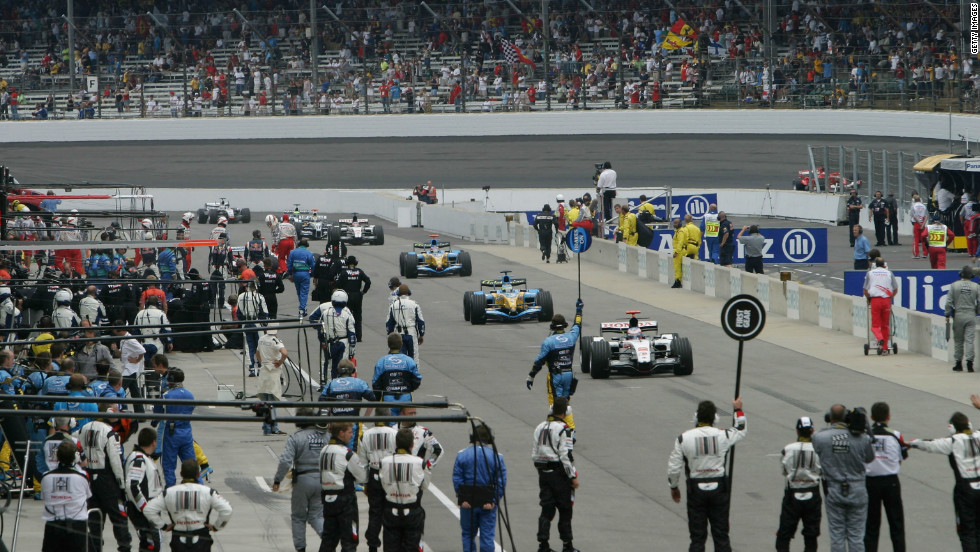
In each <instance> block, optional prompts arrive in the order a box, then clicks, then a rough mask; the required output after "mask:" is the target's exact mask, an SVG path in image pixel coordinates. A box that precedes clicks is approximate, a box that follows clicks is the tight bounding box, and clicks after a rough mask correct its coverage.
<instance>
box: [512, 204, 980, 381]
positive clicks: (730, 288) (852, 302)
mask: <svg viewBox="0 0 980 552" xmlns="http://www.w3.org/2000/svg"><path fill="white" fill-rule="evenodd" d="M511 228H512V229H513V235H514V239H513V240H512V241H511V243H510V245H512V246H516V247H537V233H536V232H535V231H534V229H533V228H531V227H530V226H528V225H526V224H516V223H515V224H513V225H512V226H511ZM582 260H583V261H584V262H589V263H594V264H598V265H601V266H604V267H607V268H609V269H612V270H619V271H620V272H624V273H629V274H635V275H636V276H638V277H639V278H641V279H647V280H652V281H655V282H659V283H661V284H664V285H671V284H673V282H674V260H673V257H672V253H671V252H659V251H653V250H650V249H643V248H640V247H636V246H631V245H626V244H625V243H613V242H611V241H606V240H596V241H595V242H593V244H592V247H591V248H590V249H589V250H588V251H587V252H586V253H584V254H583V255H582ZM778 276H779V275H778V274H750V273H748V272H744V271H742V270H739V269H735V268H725V267H722V266H717V265H714V264H711V263H706V262H703V261H696V260H692V259H688V258H685V259H684V279H683V280H682V284H683V286H684V289H686V290H689V291H692V292H694V293H699V294H702V295H706V296H709V297H717V298H719V299H728V298H730V297H732V296H735V295H739V294H742V293H745V294H749V295H752V296H754V297H756V298H758V299H759V300H760V301H762V304H763V305H765V307H766V311H767V312H769V313H771V314H777V315H780V316H785V317H787V318H789V319H791V320H799V321H801V322H804V323H807V324H812V325H814V326H819V327H821V328H827V329H831V330H835V331H839V332H843V333H846V334H851V335H853V336H855V337H858V338H860V339H866V338H867V333H868V326H867V324H868V304H867V301H866V300H865V299H864V297H853V296H850V295H844V294H843V293H838V292H834V291H830V290H827V289H822V288H817V287H813V286H807V285H803V284H800V283H799V282H792V281H788V282H783V281H780V279H779V277H778ZM892 317H893V324H894V327H895V342H896V343H897V344H898V348H899V352H900V353H901V352H903V351H907V352H914V353H919V354H922V355H926V356H930V357H932V358H935V359H937V360H941V361H944V362H948V361H950V358H951V351H950V349H951V347H950V343H949V342H947V340H946V335H945V333H946V323H945V320H944V318H943V317H941V316H937V315H933V314H925V313H921V312H916V311H910V310H908V309H906V308H903V307H899V306H893V307H892ZM978 342H980V339H978Z"/></svg>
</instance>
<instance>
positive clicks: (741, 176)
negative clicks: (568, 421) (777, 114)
mask: <svg viewBox="0 0 980 552" xmlns="http://www.w3.org/2000/svg"><path fill="white" fill-rule="evenodd" d="M202 138H204V137H202ZM808 144H813V145H832V146H836V145H845V146H853V147H859V148H863V149H876V150H881V149H885V150H888V151H906V152H909V153H914V152H920V153H922V154H923V155H928V154H931V153H939V152H944V151H947V148H948V146H947V144H946V142H945V141H938V140H911V139H887V138H866V137H855V136H818V137H814V138H808V137H806V136H800V137H791V136H779V137H770V136H764V135H714V136H710V135H682V134H661V135H649V136H636V135H628V136H626V135H620V136H616V135H611V136H564V137H553V136H540V137H539V136H514V137H463V138H378V139H344V140H330V139H327V140H262V139H260V138H258V137H257V138H256V139H251V140H241V141H237V140H236V141H230V140H225V141H208V140H204V139H202V140H199V141H176V142H174V141H166V142H152V141H151V142H129V143H127V142H95V143H45V144H7V145H5V146H4V152H3V155H2V157H0V162H2V163H3V164H4V165H7V166H9V167H11V168H12V170H13V174H14V175H15V176H17V178H18V179H19V180H20V181H21V182H25V183H33V184H38V185H45V184H48V183H61V182H81V181H87V182H98V183H106V184H135V183H138V184H143V185H145V186H147V187H151V188H159V187H180V188H185V187H188V186H192V187H198V186H200V187H209V188H216V187H229V188H235V187H238V188H267V187H271V188H274V187H283V188H307V187H308V188H333V189H377V188H397V187H412V186H414V185H416V184H420V183H424V182H425V181H426V180H432V181H433V182H434V183H435V184H436V185H437V186H440V187H455V188H459V187H464V188H479V187H482V186H494V187H503V188H525V187H527V188H541V187H544V188H551V187H568V186H578V185H584V186H587V185H589V184H590V182H591V178H592V173H593V164H594V163H599V162H602V161H605V160H609V161H612V163H613V165H614V167H615V168H616V170H617V172H618V173H619V185H620V186H651V185H653V186H663V185H669V186H674V187H681V188H685V187H686V188H706V187H716V188H730V187H740V188H759V187H762V186H764V185H766V184H771V185H772V186H773V187H774V188H782V187H784V186H785V187H789V185H790V182H791V181H792V180H793V178H795V177H796V172H797V171H798V170H800V169H801V168H804V167H806V166H807V165H808V163H809V160H808V159H809V158H808V156H807V149H806V147H807V145H808ZM957 147H959V146H957ZM818 163H820V162H819V161H818Z"/></svg>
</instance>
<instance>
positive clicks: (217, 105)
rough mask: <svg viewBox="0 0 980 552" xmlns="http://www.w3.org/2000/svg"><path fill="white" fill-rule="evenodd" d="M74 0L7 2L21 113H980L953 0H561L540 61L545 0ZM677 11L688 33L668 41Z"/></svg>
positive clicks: (7, 81) (1, 31) (552, 7)
mask: <svg viewBox="0 0 980 552" xmlns="http://www.w3.org/2000/svg"><path fill="white" fill-rule="evenodd" d="M67 1H68V0H57V1H55V0H36V1H33V2H22V1H21V2H19V1H17V0H0V14H2V15H0V88H3V87H4V85H6V89H7V92H8V94H7V95H6V96H5V97H9V95H10V94H9V92H10V91H13V90H16V91H17V99H18V102H19V104H20V105H19V112H20V113H19V115H20V117H21V118H31V112H32V111H34V109H35V108H36V106H38V105H40V104H47V106H48V108H47V109H46V111H47V113H48V116H50V117H78V116H79V106H80V105H85V106H91V107H92V109H91V111H90V114H91V115H92V116H95V117H141V116H147V117H171V116H173V115H176V116H239V115H246V114H248V115H255V114H262V115H265V114H269V115H272V114H277V115H278V114H283V113H290V114H312V113H326V112H327V111H328V110H329V113H331V114H335V113H354V112H357V113H365V112H367V113H383V112H388V111H390V112H414V113H418V112H440V111H450V112H451V111H462V110H464V109H465V111H468V112H479V111H522V110H530V109H535V110H540V109H543V108H544V106H545V105H546V104H547V100H548V99H550V102H551V108H552V109H615V108H631V109H639V108H651V107H657V108H696V107H704V106H713V107H719V106H720V107H734V106H738V107H776V108H779V107H804V108H872V107H873V108H900V109H924V110H946V109H948V108H952V109H955V110H958V111H969V112H976V111H977V109H978V107H980V102H978V99H977V93H976V87H975V86H974V83H975V79H976V76H977V75H976V73H975V72H974V71H973V61H974V60H973V59H972V58H970V57H963V56H960V55H958V52H962V51H964V50H965V48H964V43H963V42H962V37H961V36H960V35H959V34H958V32H957V30H956V29H957V25H958V21H959V15H960V14H959V5H958V4H956V3H951V2H932V1H925V0H916V1H908V2H876V3H873V4H872V3H867V2H861V1H857V0H855V1H853V2H845V1H838V0H822V1H820V2H817V1H811V2H805V3H804V2H801V1H800V0H792V1H787V0H773V1H772V2H771V11H770V16H769V17H768V18H767V17H765V13H763V12H764V11H765V9H766V6H769V5H770V4H769V3H767V4H766V5H765V6H763V4H759V3H743V2H741V1H739V0H725V1H723V2H703V1H693V0H687V1H684V2H670V1H668V0H655V1H650V2H645V3H642V4H639V7H637V4H636V3H634V4H630V5H629V7H627V4H626V3H623V2H615V1H602V2H593V3H591V4H589V3H586V2H581V1H579V2H573V1H571V0H562V1H557V0H555V1H551V2H550V3H549V5H548V11H549V21H550V24H549V25H548V28H549V32H548V34H549V40H548V46H549V50H550V51H549V55H548V60H547V63H545V59H544V56H543V48H544V42H543V37H542V34H543V32H542V29H543V27H544V25H543V23H542V20H541V12H540V9H541V3H540V2H532V1H528V0H522V1H519V2H515V3H514V4H513V7H512V4H511V3H510V2H508V1H507V0H501V1H494V2H470V1H462V2H436V1H433V2H429V4H427V5H428V6H429V7H430V8H431V9H432V10H433V11H432V12H430V11H428V10H427V9H425V8H424V7H423V6H422V4H421V3H420V4H415V3H409V2H389V1H385V2H359V3H353V4H352V3H348V2H344V1H340V2H333V3H331V5H330V6H326V8H325V9H323V8H322V9H318V10H317V13H316V14H311V13H310V12H309V4H308V3H307V2H305V1H299V0H267V1H265V2H259V1H258V0H251V1H246V2H245V3H244V4H245V5H244V6H242V4H241V3H236V2H230V1H208V2H206V1H203V0H182V1H176V2H164V1H156V2H137V1H135V0H133V1H129V0H122V1H112V2H110V1H107V0H74V4H73V8H74V14H73V15H74V17H73V19H72V21H73V24H72V25H69V23H68V20H67V18H64V17H62V15H63V12H64V7H65V5H66V3H67ZM137 6H138V7H137ZM146 6H151V7H152V12H153V15H152V16H151V15H148V14H147V13H146V12H144V11H141V10H143V9H145V7H146ZM331 6H332V7H331ZM236 7H246V8H247V9H246V10H243V11H242V12H240V14H241V15H240V16H239V15H236V13H235V12H234V11H233V10H234V9H235V8H236ZM260 8H261V9H260ZM515 8H517V9H518V10H520V13H519V12H518V11H517V10H515ZM328 9H329V12H328ZM334 15H336V19H334ZM314 17H315V18H316V30H315V32H314V30H313V26H312V21H313V18H314ZM678 21H681V22H682V23H683V22H686V23H687V24H688V25H689V26H690V28H691V30H692V31H693V32H694V33H695V34H696V37H690V40H689V41H688V42H690V44H687V45H685V46H683V47H681V48H678V49H674V50H665V49H663V48H661V47H660V45H661V44H662V43H663V41H664V38H666V37H668V36H670V30H671V28H672V27H674V26H675V25H676V24H677V23H678ZM767 21H769V22H771V25H770V26H771V28H772V29H773V32H772V33H771V36H769V37H767V36H766V33H765V32H764V29H765V28H766V22H767ZM69 31H71V33H69ZM69 34H73V35H74V36H73V38H74V56H75V58H76V60H77V63H76V67H77V68H78V69H77V74H76V78H75V85H74V87H71V84H70V83H71V78H70V76H69V74H68V73H69V70H68V64H67V60H68V53H69V46H68V41H69ZM314 38H315V39H316V40H315V41H314ZM767 38H768V39H770V40H768V41H767ZM314 42H316V44H317V50H318V52H319V53H318V55H317V56H316V59H317V67H316V69H317V77H318V78H316V79H315V78H314V75H313V67H312V64H311V62H310V60H311V58H312V56H311V55H310V51H311V49H312V48H313V44H314ZM767 42H771V47H770V48H767ZM509 44H514V45H515V46H517V48H518V49H519V50H520V51H521V53H522V54H523V55H525V56H526V60H527V61H530V62H533V64H534V66H532V65H531V64H529V63H524V62H522V61H520V59H518V58H516V56H515V55H514V53H513V52H512V51H511V47H510V46H509ZM508 54H510V55H508ZM185 60H186V62H185ZM546 66H547V69H549V70H550V75H551V77H550V79H549V82H550V83H551V90H550V91H549V92H548V93H547V94H546V93H545V92H544V91H543V86H542V84H543V83H544V81H545V71H546ZM771 69H772V70H771ZM256 77H258V79H257V80H258V82H256ZM96 78H97V79H98V81H97V82H98V90H95V88H94V86H95V82H94V79H96ZM90 81H92V82H90ZM495 81H496V84H495ZM770 82H771V84H770ZM365 83H366V85H365ZM457 84H458V85H459V88H458V89H457V88H456V87H457ZM89 88H92V89H91V90H89ZM770 91H772V93H770ZM321 93H322V94H321ZM385 96H388V98H390V101H385ZM457 96H461V97H460V101H459V105H455V104H454V102H453V101H452V100H454V99H455V98H457ZM529 96H534V98H531V97H529ZM69 98H70V101H69ZM171 98H173V99H171ZM178 98H179V99H178ZM100 100H101V101H100ZM184 100H186V105H184V103H185V102H184ZM386 103H388V104H389V107H385V104H386ZM464 104H465V105H464ZM171 108H173V110H172V109H171ZM9 115H10V112H9V109H5V110H3V112H2V113H0V116H2V117H3V118H8V117H9Z"/></svg>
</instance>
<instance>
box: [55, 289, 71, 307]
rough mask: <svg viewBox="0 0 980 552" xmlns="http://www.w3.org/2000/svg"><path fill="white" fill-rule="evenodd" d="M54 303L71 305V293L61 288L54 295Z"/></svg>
mask: <svg viewBox="0 0 980 552" xmlns="http://www.w3.org/2000/svg"><path fill="white" fill-rule="evenodd" d="M54 302H55V303H57V304H59V305H70V304H71V291H69V290H67V289H65V288H61V289H59V290H58V291H56V292H55V294H54Z"/></svg>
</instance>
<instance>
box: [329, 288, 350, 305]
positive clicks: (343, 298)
mask: <svg viewBox="0 0 980 552" xmlns="http://www.w3.org/2000/svg"><path fill="white" fill-rule="evenodd" d="M347 299H348V297H347V292H346V291H344V290H342V289H338V290H337V291H335V292H333V295H331V296H330V302H331V303H332V304H333V306H335V307H337V308H338V309H339V308H342V307H344V306H345V305H347Z"/></svg>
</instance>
